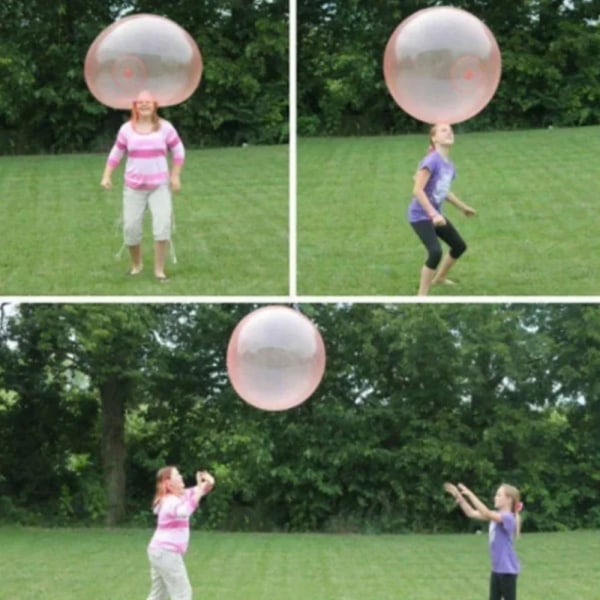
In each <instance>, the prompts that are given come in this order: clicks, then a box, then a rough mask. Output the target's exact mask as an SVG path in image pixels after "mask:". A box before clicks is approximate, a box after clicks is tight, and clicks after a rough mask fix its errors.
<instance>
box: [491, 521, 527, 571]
mask: <svg viewBox="0 0 600 600" xmlns="http://www.w3.org/2000/svg"><path fill="white" fill-rule="evenodd" d="M500 517H502V523H496V522H495V521H490V556H491V559H492V571H493V572H494V573H504V574H511V575H516V574H518V573H519V571H520V570H521V565H520V564H519V559H518V558H517V555H516V553H515V549H514V546H513V540H514V538H515V533H516V529H517V521H516V517H515V515H514V514H513V513H511V512H501V513H500Z"/></svg>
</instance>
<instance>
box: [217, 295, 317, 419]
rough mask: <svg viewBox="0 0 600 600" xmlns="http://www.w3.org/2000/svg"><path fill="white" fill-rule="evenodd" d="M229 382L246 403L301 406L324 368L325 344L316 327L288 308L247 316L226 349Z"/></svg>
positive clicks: (270, 406)
mask: <svg viewBox="0 0 600 600" xmlns="http://www.w3.org/2000/svg"><path fill="white" fill-rule="evenodd" d="M227 371H228V374H229V380H230V381H231V384H232V386H233V388H234V389H235V391H236V392H237V393H238V395H239V396H240V397H241V398H242V399H243V400H245V401H246V402H247V403H248V404H251V405H252V406H254V407H256V408H260V409H262V410H268V411H282V410H287V409H290V408H293V407H294V406H297V405H299V404H302V402H304V401H305V400H306V399H307V398H309V396H311V395H312V394H313V392H314V391H315V390H316V389H317V387H318V385H319V383H320V381H321V378H322V377H323V373H324V371H325V345H324V344H323V339H322V337H321V334H320V333H319V331H318V329H317V328H316V327H315V325H314V324H313V323H312V321H310V320H309V319H308V318H307V317H305V316H304V315H303V314H302V313H300V312H298V311H296V310H293V309H291V308H288V307H286V306H265V307H263V308H259V309H257V310H255V311H253V312H251V313H250V314H248V315H246V316H245V317H244V318H243V319H242V320H241V321H240V322H239V323H238V325H237V326H236V328H235V330H234V331H233V334H232V336H231V338H230V340H229V345H228V347H227Z"/></svg>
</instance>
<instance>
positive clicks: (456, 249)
mask: <svg viewBox="0 0 600 600" xmlns="http://www.w3.org/2000/svg"><path fill="white" fill-rule="evenodd" d="M466 251H467V244H465V242H463V241H462V240H461V241H460V242H459V243H457V244H455V245H454V246H453V247H452V249H451V250H450V256H451V257H452V258H460V257H461V256H462V255H463V254H464V253H465V252H466Z"/></svg>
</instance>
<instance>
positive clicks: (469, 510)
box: [444, 483, 486, 521]
mask: <svg viewBox="0 0 600 600" xmlns="http://www.w3.org/2000/svg"><path fill="white" fill-rule="evenodd" d="M444 489H445V490H446V491H447V492H448V493H449V494H450V495H451V496H453V497H454V499H455V500H456V503H457V504H458V506H460V508H461V510H462V511H463V512H464V513H465V515H466V516H467V517H469V519H477V520H478V521H485V520H486V519H485V517H483V515H482V514H481V513H480V512H479V511H478V510H475V509H474V508H473V507H472V506H471V505H470V504H469V503H468V502H467V501H466V500H465V498H463V496H462V495H461V493H460V491H459V490H458V488H457V487H456V486H455V485H454V484H453V483H445V484H444Z"/></svg>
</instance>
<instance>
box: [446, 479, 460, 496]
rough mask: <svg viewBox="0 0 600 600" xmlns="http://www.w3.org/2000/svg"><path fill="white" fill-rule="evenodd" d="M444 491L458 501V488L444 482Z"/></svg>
mask: <svg viewBox="0 0 600 600" xmlns="http://www.w3.org/2000/svg"><path fill="white" fill-rule="evenodd" d="M444 489H445V490H446V491H447V492H448V493H449V494H450V495H451V496H453V497H454V498H455V499H456V500H458V498H459V497H460V492H459V491H458V488H457V487H456V486H455V485H454V484H453V483H450V482H448V481H447V482H446V483H444Z"/></svg>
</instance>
